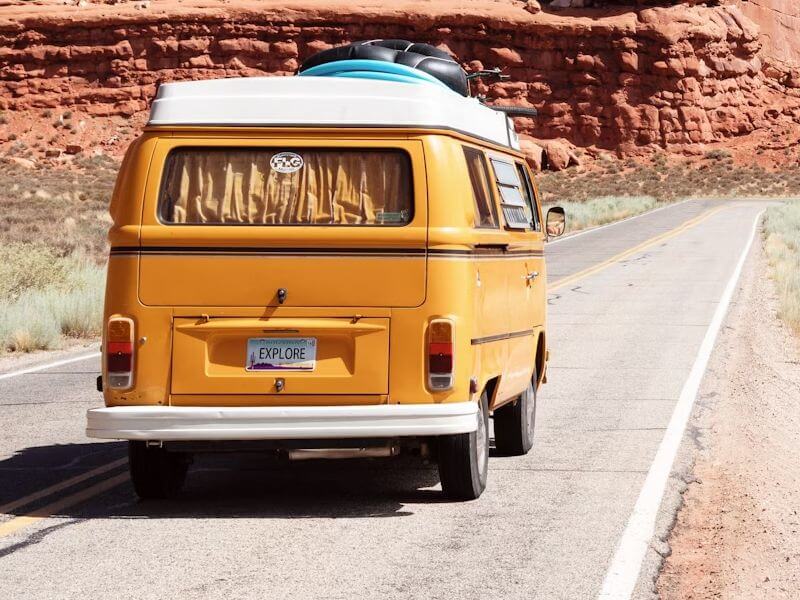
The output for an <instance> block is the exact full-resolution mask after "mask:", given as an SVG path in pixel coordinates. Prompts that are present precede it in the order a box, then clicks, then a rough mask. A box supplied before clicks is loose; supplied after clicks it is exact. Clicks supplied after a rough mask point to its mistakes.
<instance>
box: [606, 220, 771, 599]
mask: <svg viewBox="0 0 800 600" xmlns="http://www.w3.org/2000/svg"><path fill="white" fill-rule="evenodd" d="M763 214H764V212H763V211H762V212H760V213H758V216H757V217H756V219H755V222H754V223H753V231H752V233H751V234H750V239H749V240H748V242H747V245H746V246H745V248H744V250H743V251H742V255H741V256H740V257H739V262H738V263H737V264H736V268H735V269H734V270H733V275H732V276H731V278H730V280H729V281H728V285H727V286H726V287H725V291H724V292H723V293H722V296H721V298H720V301H719V305H718V306H717V310H716V311H715V312H714V316H713V318H712V320H711V323H710V324H709V326H708V329H707V330H706V335H705V337H704V338H703V342H702V343H701V344H700V350H699V351H698V353H697V358H695V361H694V365H692V370H691V371H690V372H689V377H688V379H687V380H686V383H684V385H683V389H682V390H681V395H680V397H679V398H678V402H677V403H676V404H675V410H674V411H673V413H672V417H671V418H670V421H669V425H668V426H667V430H666V432H665V433H664V438H663V439H662V440H661V444H660V445H659V447H658V451H657V452H656V456H655V458H654V459H653V463H652V464H651V465H650V469H649V470H648V472H647V477H646V479H645V482H644V485H643V486H642V489H641V491H640V492H639V498H638V499H637V500H636V505H635V506H634V507H633V512H632V513H631V516H630V518H629V519H628V523H627V525H626V526H625V531H624V532H623V534H622V537H621V538H620V541H619V545H618V546H617V551H616V553H615V554H614V558H613V559H612V561H611V565H610V566H609V568H608V571H607V572H606V576H605V579H604V580H603V587H602V589H601V590H600V594H599V595H598V599H602V600H608V599H614V600H628V599H629V598H630V597H631V595H632V594H633V591H634V588H635V587H636V583H637V581H638V579H639V572H640V571H641V568H642V562H643V561H644V557H645V554H646V553H647V549H648V548H649V546H650V540H651V539H652V537H653V535H654V534H655V527H656V517H657V515H658V510H659V508H660V507H661V500H662V498H663V497H664V490H665V488H666V484H667V480H668V479H669V476H670V473H671V472H672V463H673V462H674V460H675V456H676V455H677V453H678V449H679V448H680V445H681V440H682V439H683V432H684V430H685V429H686V424H687V422H688V420H689V417H690V416H691V413H692V408H693V407H694V402H695V399H696V398H697V393H698V391H699V389H700V383H701V382H702V380H703V375H704V374H705V371H706V367H707V366H708V361H709V359H710V357H711V352H712V351H713V349H714V343H715V342H716V339H717V334H718V333H719V330H720V328H721V327H722V322H723V321H724V319H725V315H726V314H727V313H728V306H729V305H730V302H731V299H732V298H733V294H734V292H735V291H736V288H737V284H738V282H739V277H740V276H741V274H742V268H743V267H744V263H745V261H746V260H747V256H748V254H749V252H750V248H751V247H752V245H753V240H754V239H755V237H756V232H757V231H758V224H759V222H760V221H761V216H762V215H763Z"/></svg>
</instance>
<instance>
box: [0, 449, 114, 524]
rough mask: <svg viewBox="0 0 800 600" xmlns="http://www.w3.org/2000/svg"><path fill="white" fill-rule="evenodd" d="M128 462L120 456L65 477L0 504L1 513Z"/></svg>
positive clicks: (8, 511)
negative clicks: (83, 471)
mask: <svg viewBox="0 0 800 600" xmlns="http://www.w3.org/2000/svg"><path fill="white" fill-rule="evenodd" d="M127 462H128V459H127V458H120V459H117V460H115V461H112V462H110V463H107V464H105V465H100V466H99V467H97V468H95V469H92V470H91V471H86V472H85V473H81V474H80V475H76V476H75V477H70V478H69V479H65V480H64V481H60V482H59V483H56V484H55V485H51V486H50V487H46V488H44V489H43V490H39V491H38V492H34V493H32V494H28V495H27V496H23V497H22V498H19V499H18V500H13V501H12V502H9V503H8V504H3V505H2V506H0V514H8V513H10V512H11V511H12V510H15V509H17V508H19V507H20V506H25V505H26V504H30V503H31V502H35V501H36V500H39V499H40V498H45V497H46V496H49V495H50V494H54V493H56V492H60V491H61V490H64V489H66V488H68V487H72V486H73V485H75V484H76V483H80V482H81V481H86V480H87V479H91V478H92V477H95V476H96V475H100V474H101V473H105V472H106V471H110V470H111V469H115V468H117V467H121V466H122V465H124V464H126V463H127Z"/></svg>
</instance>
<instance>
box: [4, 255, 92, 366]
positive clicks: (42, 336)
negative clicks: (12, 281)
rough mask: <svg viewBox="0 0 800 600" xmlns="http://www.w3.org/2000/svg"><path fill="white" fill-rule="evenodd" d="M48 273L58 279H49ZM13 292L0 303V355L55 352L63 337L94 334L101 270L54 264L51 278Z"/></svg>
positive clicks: (78, 262) (81, 262)
mask: <svg viewBox="0 0 800 600" xmlns="http://www.w3.org/2000/svg"><path fill="white" fill-rule="evenodd" d="M34 264H35V265H37V266H38V263H34ZM53 273H59V274H60V275H59V277H58V278H56V279H54V278H53V275H52V274H53ZM20 279H21V278H17V282H19V281H20ZM2 281H3V280H2V279H0V282H2ZM6 287H10V286H6ZM15 289H16V290H17V291H16V292H15V293H14V294H10V295H8V296H6V297H4V298H3V299H0V351H18V352H30V351H32V350H45V349H52V348H58V347H59V346H61V345H62V343H63V340H64V337H75V338H91V337H95V336H97V335H99V334H100V330H101V323H102V315H103V296H104V292H105V269H104V267H102V266H99V265H96V264H94V263H92V262H90V261H88V260H86V259H84V258H81V257H75V256H69V257H65V258H56V259H55V260H54V261H53V264H52V271H51V272H48V273H46V274H44V275H41V276H37V277H34V278H32V279H25V280H24V283H22V284H19V283H18V285H16V287H15Z"/></svg>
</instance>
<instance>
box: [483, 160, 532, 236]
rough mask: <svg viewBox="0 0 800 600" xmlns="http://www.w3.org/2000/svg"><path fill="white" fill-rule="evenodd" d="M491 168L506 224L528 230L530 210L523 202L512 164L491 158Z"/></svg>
mask: <svg viewBox="0 0 800 600" xmlns="http://www.w3.org/2000/svg"><path fill="white" fill-rule="evenodd" d="M492 168H493V169H494V176H495V182H496V183H497V189H498V191H499V192H500V199H501V202H502V203H501V208H502V210H503V216H504V217H505V219H506V224H507V225H508V227H510V228H512V229H530V228H531V219H532V217H531V214H530V213H531V209H530V206H528V205H527V203H526V202H525V198H524V196H523V194H524V193H525V190H524V188H523V187H522V186H523V183H522V182H521V181H520V178H519V174H518V172H517V169H516V167H514V164H513V163H509V162H505V161H503V160H499V159H497V158H493V159H492Z"/></svg>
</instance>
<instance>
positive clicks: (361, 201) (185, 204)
mask: <svg viewBox="0 0 800 600" xmlns="http://www.w3.org/2000/svg"><path fill="white" fill-rule="evenodd" d="M411 185H412V180H411V163H410V160H409V157H408V155H407V154H406V153H405V152H402V151H399V150H398V151H395V150H340V149H332V148H331V149H327V148H313V149H309V148H302V149H276V148H268V149H266V148H181V149H178V150H173V151H172V152H171V153H170V154H169V155H168V157H167V164H166V166H165V170H164V176H163V181H162V184H161V192H160V197H159V205H158V211H159V218H160V219H161V221H162V222H163V223H167V224H176V225H180V224H185V225H367V226H401V225H405V224H407V223H409V222H410V221H411V219H412V217H413V198H412V188H411Z"/></svg>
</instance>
